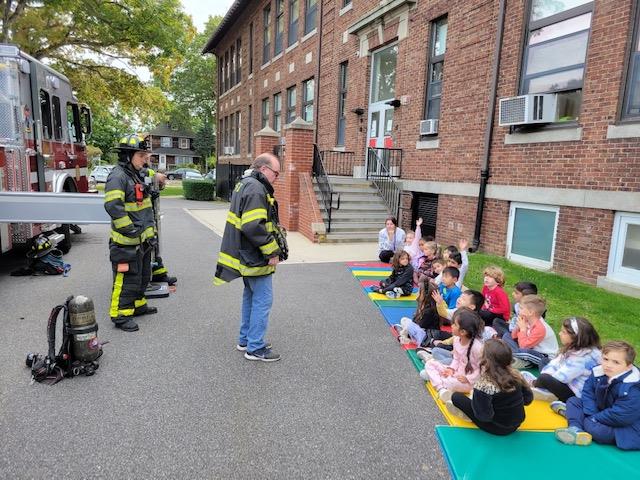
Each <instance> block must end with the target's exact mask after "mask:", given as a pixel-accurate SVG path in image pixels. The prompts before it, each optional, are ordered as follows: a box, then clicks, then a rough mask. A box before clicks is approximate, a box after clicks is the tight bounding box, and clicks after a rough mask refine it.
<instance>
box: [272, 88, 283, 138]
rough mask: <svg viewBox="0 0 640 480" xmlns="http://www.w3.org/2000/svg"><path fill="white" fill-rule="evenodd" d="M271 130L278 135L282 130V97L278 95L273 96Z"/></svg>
mask: <svg viewBox="0 0 640 480" xmlns="http://www.w3.org/2000/svg"><path fill="white" fill-rule="evenodd" d="M273 129H274V130H275V131H276V132H278V133H280V130H281V129H282V95H281V94H280V93H276V94H275V95H274V96H273Z"/></svg>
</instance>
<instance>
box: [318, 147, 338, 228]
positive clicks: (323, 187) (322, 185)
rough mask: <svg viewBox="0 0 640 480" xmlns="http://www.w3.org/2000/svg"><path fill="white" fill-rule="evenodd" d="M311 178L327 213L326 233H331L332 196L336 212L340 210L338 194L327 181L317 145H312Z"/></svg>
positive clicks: (327, 177)
mask: <svg viewBox="0 0 640 480" xmlns="http://www.w3.org/2000/svg"><path fill="white" fill-rule="evenodd" d="M312 172H313V177H314V178H315V179H316V182H317V183H318V189H319V190H320V197H321V199H322V204H323V206H324V208H325V210H326V211H327V218H328V222H327V233H331V211H332V210H333V196H334V195H337V197H338V206H337V207H336V210H337V209H339V208H340V194H339V193H336V192H334V191H333V186H332V185H331V181H330V180H329V176H328V175H327V171H326V169H325V168H324V164H323V162H322V155H321V154H320V150H319V149H318V145H315V144H314V145H313V170H312Z"/></svg>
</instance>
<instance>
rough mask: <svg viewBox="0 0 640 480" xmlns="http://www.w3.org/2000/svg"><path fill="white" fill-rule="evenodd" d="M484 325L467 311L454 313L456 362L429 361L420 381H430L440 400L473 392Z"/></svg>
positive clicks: (478, 368)
mask: <svg viewBox="0 0 640 480" xmlns="http://www.w3.org/2000/svg"><path fill="white" fill-rule="evenodd" d="M483 327H484V324H483V323H482V319H481V318H480V316H479V315H478V314H477V313H476V312H474V311H473V310H470V309H468V308H459V309H458V310H456V313H454V314H453V325H452V326H451V333H453V335H454V336H455V338H454V340H453V361H452V362H451V364H450V365H443V364H442V363H440V362H437V361H435V360H433V359H432V360H429V361H428V362H427V363H426V365H425V367H424V370H422V371H421V372H420V378H422V379H423V380H429V381H431V385H432V386H433V388H434V389H435V390H436V391H437V392H438V396H439V397H440V400H442V401H443V402H446V401H447V400H450V399H451V393H452V392H465V393H467V392H470V391H471V390H472V388H473V384H474V382H475V381H476V379H477V378H478V376H479V375H480V357H481V355H482V338H481V335H482V329H483Z"/></svg>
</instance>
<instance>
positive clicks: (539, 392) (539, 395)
mask: <svg viewBox="0 0 640 480" xmlns="http://www.w3.org/2000/svg"><path fill="white" fill-rule="evenodd" d="M531 391H532V392H533V399H534V400H542V401H543V402H549V403H551V402H555V401H556V400H558V397H556V396H555V395H554V394H553V393H551V392H550V391H549V390H547V389H546V388H537V387H534V388H532V389H531Z"/></svg>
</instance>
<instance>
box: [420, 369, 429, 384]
mask: <svg viewBox="0 0 640 480" xmlns="http://www.w3.org/2000/svg"><path fill="white" fill-rule="evenodd" d="M420 378H421V379H423V380H424V381H425V382H428V381H429V380H430V379H429V374H428V373H427V371H426V370H420Z"/></svg>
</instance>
